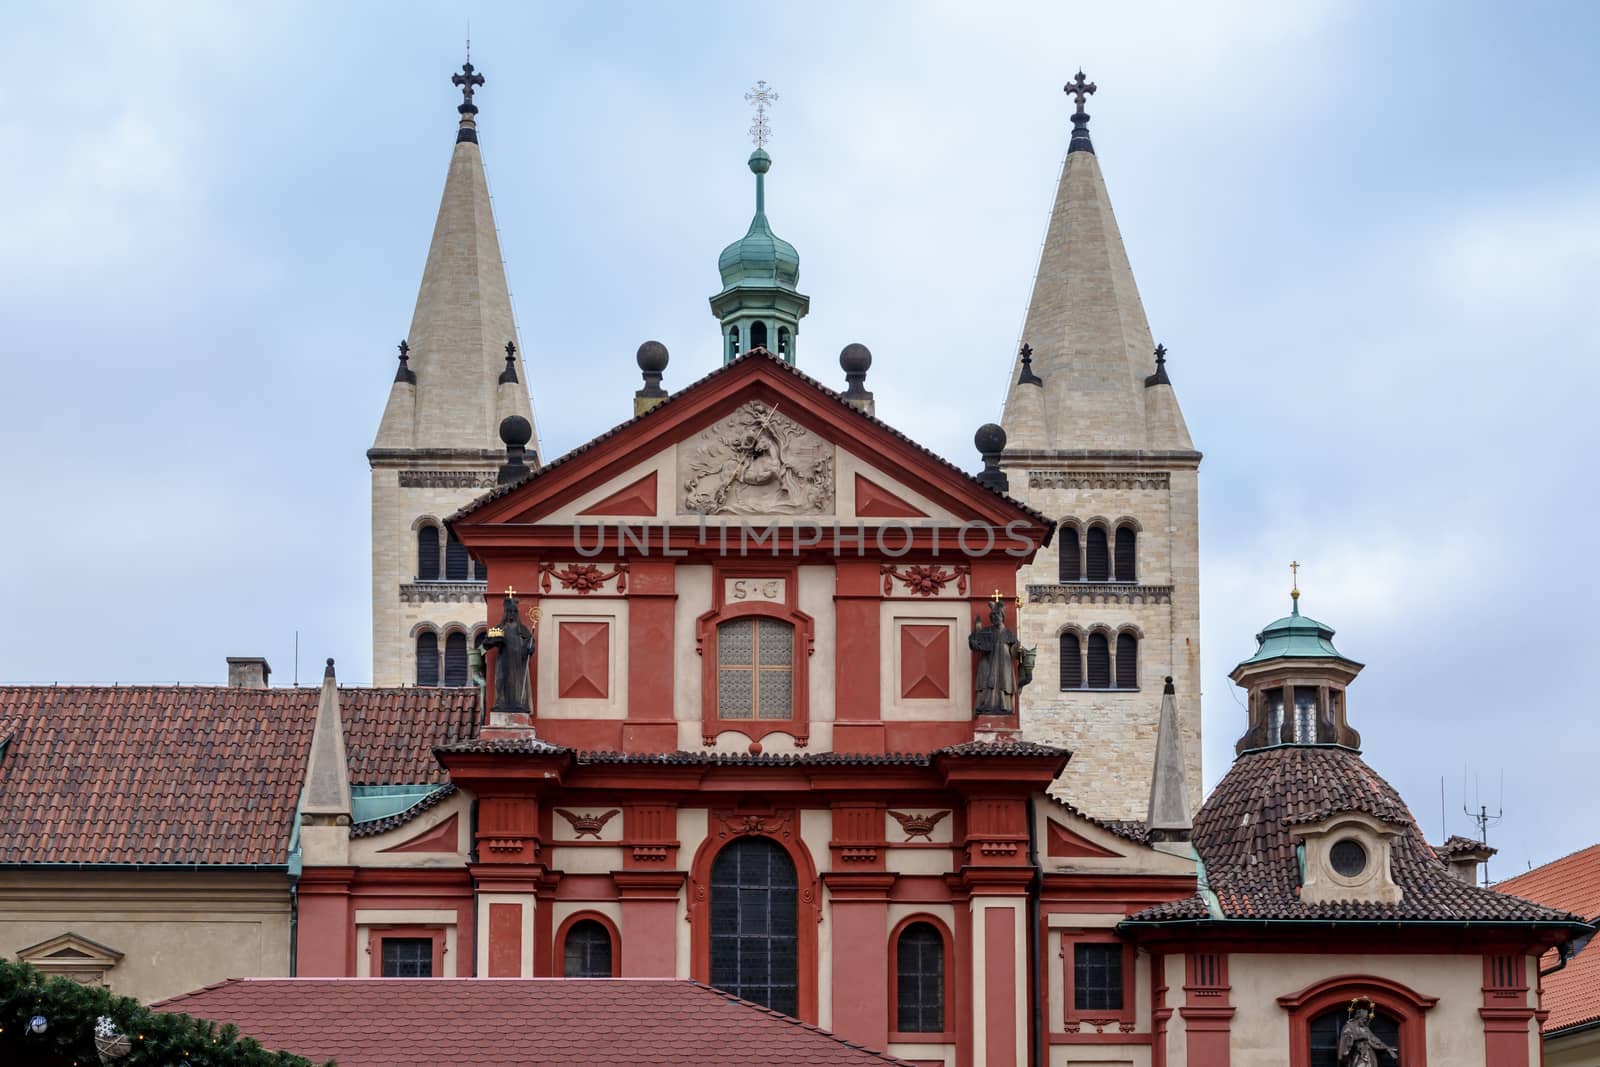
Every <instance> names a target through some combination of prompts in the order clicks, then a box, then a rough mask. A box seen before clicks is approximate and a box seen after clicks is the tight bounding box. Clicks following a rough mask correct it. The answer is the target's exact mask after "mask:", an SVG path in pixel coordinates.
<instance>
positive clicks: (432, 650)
mask: <svg viewBox="0 0 1600 1067" xmlns="http://www.w3.org/2000/svg"><path fill="white" fill-rule="evenodd" d="M417 684H418V685H438V684H439V635H438V634H436V633H434V632H433V631H432V630H424V631H423V632H422V633H420V634H418V635H417Z"/></svg>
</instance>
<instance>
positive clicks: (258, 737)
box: [0, 685, 477, 864]
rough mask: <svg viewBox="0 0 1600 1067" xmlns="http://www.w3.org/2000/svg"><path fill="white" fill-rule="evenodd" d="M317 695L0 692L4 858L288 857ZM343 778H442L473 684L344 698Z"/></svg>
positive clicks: (362, 692) (211, 860) (209, 689)
mask: <svg viewBox="0 0 1600 1067" xmlns="http://www.w3.org/2000/svg"><path fill="white" fill-rule="evenodd" d="M318 697H319V690H318V689H316V688H304V689H242V688H226V687H221V686H76V685H63V686H0V738H4V737H5V736H6V735H7V734H9V735H10V740H9V743H7V744H5V746H4V748H3V750H0V863H5V864H18V863H26V864H34V863H113V864H122V863H151V864H168V863H181V864H282V863H286V862H287V860H288V845H289V835H290V831H291V830H292V829H293V823H294V809H295V805H296V803H297V802H298V801H299V797H300V784H301V779H302V776H303V775H304V773H305V766H306V752H307V749H308V748H309V747H310V744H311V732H312V728H313V726H314V725H315V723H316V717H317V701H318ZM339 704H340V708H341V710H342V713H343V718H344V726H345V746H346V751H347V752H348V755H349V760H350V773H351V781H352V783H354V784H356V785H365V784H373V785H376V784H401V783H406V784H412V783H414V784H424V783H436V782H438V783H442V782H443V781H444V780H445V775H444V772H443V770H442V769H441V768H440V767H439V765H438V763H437V762H436V761H435V760H434V759H433V758H432V755H431V749H432V748H433V746H434V745H436V744H444V743H447V742H450V741H454V740H456V739H458V738H462V737H466V736H468V735H469V734H470V733H471V732H472V729H473V723H474V722H475V721H476V719H477V692H476V690H472V689H340V690H339Z"/></svg>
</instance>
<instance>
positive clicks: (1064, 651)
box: [1061, 634, 1083, 689]
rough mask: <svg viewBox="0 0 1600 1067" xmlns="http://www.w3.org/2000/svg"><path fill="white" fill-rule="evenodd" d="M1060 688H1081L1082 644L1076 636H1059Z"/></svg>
mask: <svg viewBox="0 0 1600 1067" xmlns="http://www.w3.org/2000/svg"><path fill="white" fill-rule="evenodd" d="M1061 688H1063V689H1082V688H1083V643H1082V642H1081V641H1079V640H1078V635H1077V634H1062V635H1061Z"/></svg>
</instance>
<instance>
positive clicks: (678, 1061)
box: [151, 978, 904, 1067]
mask: <svg viewBox="0 0 1600 1067" xmlns="http://www.w3.org/2000/svg"><path fill="white" fill-rule="evenodd" d="M151 1006H152V1007H153V1008H154V1009H155V1010H157V1011H171V1012H183V1013H184V1014H186V1015H192V1016H195V1017H197V1018H201V1019H210V1020H211V1021H213V1022H216V1023H232V1024H233V1025H235V1026H237V1027H238V1028H239V1030H240V1031H241V1032H242V1033H246V1034H249V1035H250V1036H251V1037H253V1038H255V1039H256V1040H257V1041H259V1042H261V1043H262V1044H263V1045H265V1046H266V1047H267V1048H270V1049H281V1050H284V1051H287V1052H294V1053H297V1054H299V1055H301V1056H307V1057H309V1058H311V1059H312V1060H314V1061H317V1062H321V1061H323V1060H327V1059H332V1060H335V1061H337V1062H338V1064H339V1067H395V1065H396V1064H406V1063H419V1064H420V1063H427V1064H450V1065H452V1067H475V1065H483V1067H490V1065H493V1067H504V1065H506V1064H521V1063H528V1064H532V1063H540V1064H590V1065H596V1067H599V1065H607V1064H628V1065H630V1067H632V1065H634V1064H652V1065H656V1067H718V1065H721V1064H727V1065H730V1067H732V1065H738V1067H745V1065H746V1064H751V1063H786V1064H788V1063H792V1064H810V1065H814V1067H851V1065H860V1064H885V1063H903V1062H904V1061H903V1060H897V1059H895V1058H893V1057H891V1056H887V1055H884V1054H883V1053H880V1052H874V1051H873V1050H871V1049H868V1048H865V1047H863V1046H861V1045H857V1044H855V1043H854V1042H850V1041H846V1040H844V1039H843V1038H839V1037H835V1036H834V1035H832V1034H830V1033H829V1032H828V1031H826V1030H819V1029H818V1028H816V1027H814V1026H808V1025H807V1024H805V1023H802V1022H799V1021H797V1020H795V1019H791V1018H789V1017H788V1016H787V1015H780V1014H779V1013H777V1012H775V1011H769V1010H768V1009H766V1008H763V1007H760V1006H759V1005H756V1004H751V1003H750V1002H749V1001H745V1000H740V999H739V998H737V997H734V996H730V995H729V994H727V993H723V992H720V991H718V990H715V989H712V988H711V987H709V986H704V985H701V984H699V983H698V982H684V981H677V980H674V979H670V978H598V979H583V978H247V979H238V978H234V979H230V980H228V981H226V982H222V983H219V984H217V985H213V986H207V987H206V988H204V989H200V990H196V991H195V992H193V993H186V994H184V995H183V996H180V997H173V998H172V999H170V1000H163V1001H160V1002H159V1003H157V1004H153V1005H151Z"/></svg>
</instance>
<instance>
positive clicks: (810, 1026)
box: [671, 978, 906, 1064]
mask: <svg viewBox="0 0 1600 1067" xmlns="http://www.w3.org/2000/svg"><path fill="white" fill-rule="evenodd" d="M671 980H672V981H687V982H688V983H689V984H690V985H693V986H696V987H697V988H700V989H703V990H705V991H706V992H707V993H715V994H716V995H717V996H719V997H722V998H723V999H725V1000H728V1001H731V1002H732V1003H734V1004H740V1005H743V1006H744V1007H748V1008H754V1009H755V1010H756V1011H759V1012H761V1013H762V1014H763V1015H770V1016H771V1017H772V1018H774V1019H777V1020H779V1021H780V1022H786V1023H788V1024H790V1025H791V1026H797V1027H799V1028H800V1029H802V1030H809V1031H810V1032H811V1033H813V1034H821V1035H822V1036H823V1037H826V1038H830V1039H832V1040H834V1041H837V1042H839V1044H841V1045H845V1046H847V1047H849V1048H853V1049H856V1050H858V1051H861V1052H868V1053H871V1054H873V1055H875V1056H877V1057H878V1058H879V1059H881V1060H883V1062H885V1063H902V1064H903V1063H905V1062H906V1061H905V1060H902V1059H900V1058H899V1057H897V1056H891V1055H889V1054H888V1053H887V1052H880V1051H878V1050H877V1049H875V1048H873V1047H872V1046H871V1045H863V1044H861V1043H860V1042H859V1041H851V1040H850V1039H849V1038H847V1037H840V1036H839V1035H838V1034H836V1033H834V1032H833V1031H832V1030H824V1029H823V1028H822V1027H820V1026H817V1025H816V1024H815V1023H808V1022H806V1021H805V1020H804V1019H796V1018H795V1017H794V1016H793V1015H785V1014H784V1013H783V1012H781V1011H778V1010H776V1009H774V1008H769V1007H767V1006H766V1005H765V1004H757V1003H756V1002H755V1001H753V1000H745V999H744V998H743V997H740V996H735V995H734V994H732V993H729V992H727V991H726V990H723V989H718V988H717V987H716V986H710V985H706V984H705V983H704V982H697V981H695V980H694V979H692V978H691V979H671Z"/></svg>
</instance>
